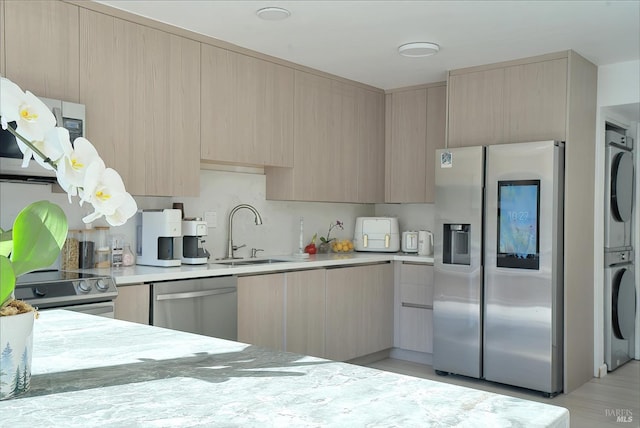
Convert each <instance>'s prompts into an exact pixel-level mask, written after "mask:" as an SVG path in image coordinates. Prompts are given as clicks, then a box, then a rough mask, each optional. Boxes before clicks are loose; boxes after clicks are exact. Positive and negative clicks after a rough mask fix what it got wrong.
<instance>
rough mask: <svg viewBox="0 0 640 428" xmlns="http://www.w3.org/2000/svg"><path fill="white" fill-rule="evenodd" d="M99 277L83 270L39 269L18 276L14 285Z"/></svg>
mask: <svg viewBox="0 0 640 428" xmlns="http://www.w3.org/2000/svg"><path fill="white" fill-rule="evenodd" d="M88 278H100V275H94V274H91V273H83V272H67V271H62V270H41V271H37V272H31V273H26V274H24V275H22V276H19V277H18V278H17V280H16V285H23V284H43V283H47V282H58V281H70V280H75V279H88Z"/></svg>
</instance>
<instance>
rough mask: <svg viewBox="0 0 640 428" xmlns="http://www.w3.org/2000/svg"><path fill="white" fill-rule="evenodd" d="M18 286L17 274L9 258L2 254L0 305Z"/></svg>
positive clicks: (0, 261)
mask: <svg viewBox="0 0 640 428" xmlns="http://www.w3.org/2000/svg"><path fill="white" fill-rule="evenodd" d="M15 286H16V275H15V273H14V272H13V266H12V265H11V262H10V261H9V259H8V258H6V257H5V256H0V306H1V305H2V304H3V303H4V302H5V301H6V300H7V299H8V298H9V296H11V293H12V292H13V289H14V288H15Z"/></svg>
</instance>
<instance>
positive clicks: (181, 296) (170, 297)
mask: <svg viewBox="0 0 640 428" xmlns="http://www.w3.org/2000/svg"><path fill="white" fill-rule="evenodd" d="M235 292H237V288H236V287H226V288H216V289H215V290H204V291H188V292H186V293H168V294H158V295H157V296H156V300H157V301H161V300H176V299H193V298H195V297H206V296H215V295H218V294H229V293H235Z"/></svg>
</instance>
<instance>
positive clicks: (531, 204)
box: [433, 141, 564, 395]
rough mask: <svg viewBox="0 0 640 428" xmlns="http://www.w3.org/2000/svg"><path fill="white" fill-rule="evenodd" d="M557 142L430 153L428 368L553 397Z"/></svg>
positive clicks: (559, 290) (560, 164) (558, 281)
mask: <svg viewBox="0 0 640 428" xmlns="http://www.w3.org/2000/svg"><path fill="white" fill-rule="evenodd" d="M563 190H564V144H563V143H560V142H555V141H541V142H532V143H515V144H501V145H494V146H487V147H463V148H452V149H443V150H438V151H437V155H436V201H435V211H436V215H435V234H434V265H435V266H434V267H435V276H434V279H435V292H434V302H433V334H434V343H433V367H434V369H435V370H436V371H438V372H439V373H455V374H461V375H466V376H471V377H476V378H484V379H487V380H491V381H495V382H500V383H504V384H508V385H514V386H519V387H524V388H529V389H533V390H538V391H542V392H545V393H547V394H550V395H551V394H555V393H558V392H560V391H561V390H562V369H563V363H562V362H563V358H562V357H563V349H562V344H563V278H564V275H563V221H564V220H563V219H564V212H563V207H564V193H563Z"/></svg>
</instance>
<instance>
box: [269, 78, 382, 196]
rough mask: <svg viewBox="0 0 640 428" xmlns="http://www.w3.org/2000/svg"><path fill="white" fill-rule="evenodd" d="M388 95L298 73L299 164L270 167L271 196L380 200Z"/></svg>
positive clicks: (296, 161)
mask: <svg viewBox="0 0 640 428" xmlns="http://www.w3.org/2000/svg"><path fill="white" fill-rule="evenodd" d="M383 99H384V98H383V94H382V92H376V91H374V90H369V89H366V88H362V87H359V86H356V85H351V84H348V83H345V82H343V81H340V80H334V79H331V78H328V77H324V76H318V75H315V74H311V73H306V72H303V71H298V70H296V71H295V96H294V163H293V168H265V172H266V175H267V199H279V200H300V201H327V202H369V203H372V202H380V201H381V199H382V188H381V183H382V181H381V179H379V178H378V177H376V176H375V175H376V174H378V175H380V176H381V175H382V173H383V167H382V165H383V147H384V139H383V132H382V129H383V120H384V114H383V108H384V104H383Z"/></svg>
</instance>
